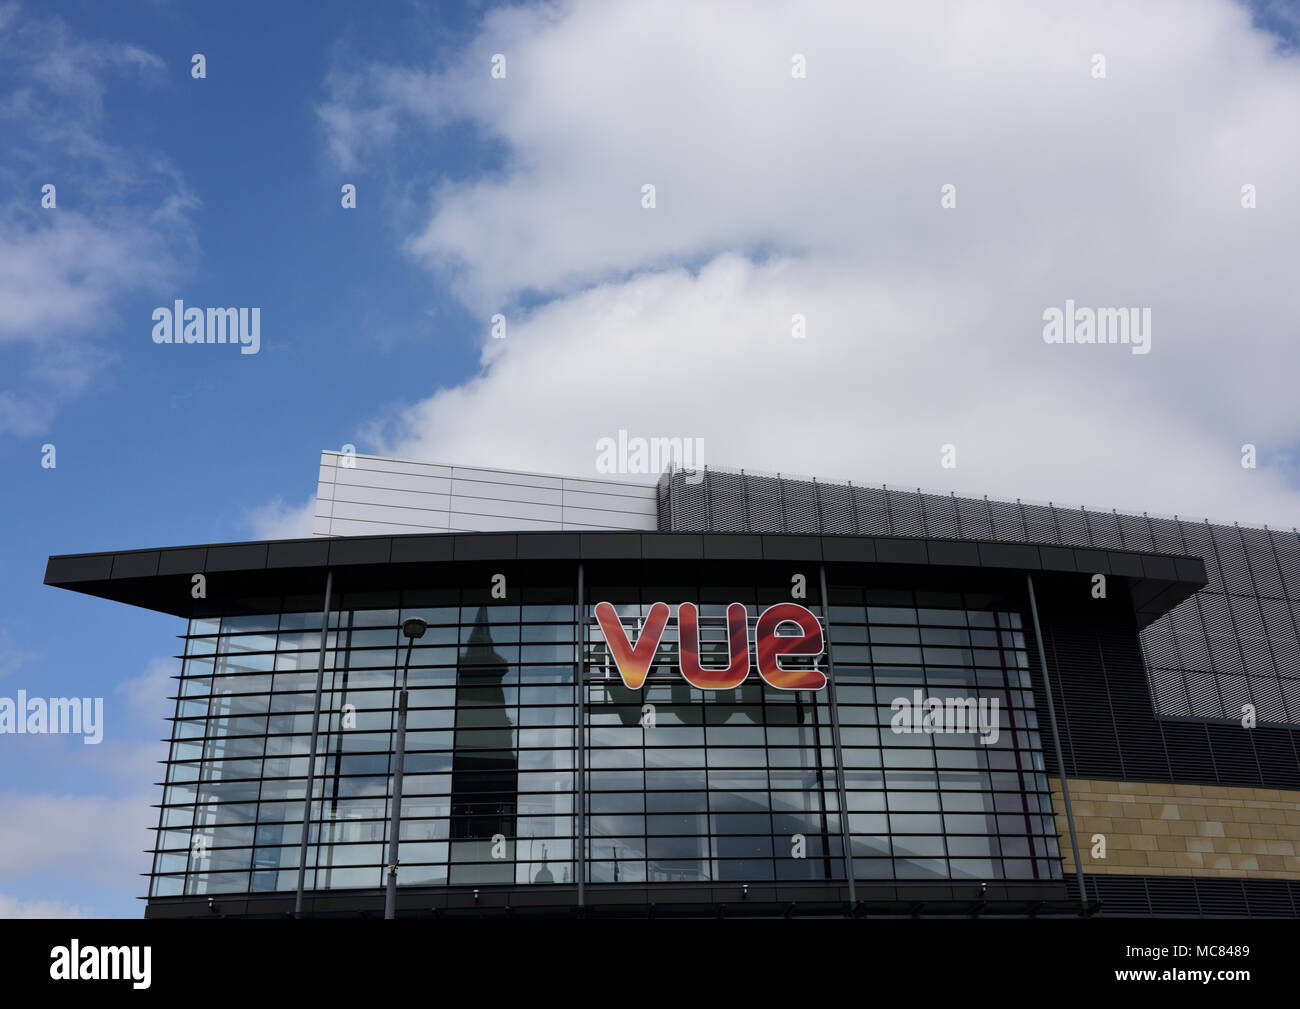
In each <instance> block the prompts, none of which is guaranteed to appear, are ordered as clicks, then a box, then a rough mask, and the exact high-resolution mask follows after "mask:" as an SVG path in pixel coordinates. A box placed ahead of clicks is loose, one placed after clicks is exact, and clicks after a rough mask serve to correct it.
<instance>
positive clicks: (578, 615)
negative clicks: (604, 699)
mask: <svg viewBox="0 0 1300 1009" xmlns="http://www.w3.org/2000/svg"><path fill="white" fill-rule="evenodd" d="M583 575H584V572H583V568H582V561H578V599H577V603H576V605H575V606H574V619H573V642H574V644H573V655H574V662H573V676H574V688H575V693H574V697H575V705H574V720H573V743H574V750H575V755H576V756H577V764H578V769H577V773H576V775H575V779H574V789H573V814H574V817H575V820H574V824H575V826H576V828H577V829H576V830H575V831H574V834H575V837H574V855H575V857H574V860H573V878H574V881H575V882H576V883H577V884H578V907H583V906H585V904H586V901H587V891H586V882H587V837H586V835H587V822H586V815H587V769H586V756H587V747H586V736H587V684H586V678H587V677H586V665H587V656H586V639H587V608H586V605H585V602H586V599H585V595H584V586H583Z"/></svg>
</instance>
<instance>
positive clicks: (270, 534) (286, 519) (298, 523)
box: [243, 494, 316, 540]
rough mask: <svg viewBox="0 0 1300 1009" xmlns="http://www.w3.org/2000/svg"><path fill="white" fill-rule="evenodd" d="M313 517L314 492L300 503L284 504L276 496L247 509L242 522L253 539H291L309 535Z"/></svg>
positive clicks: (314, 515) (314, 512)
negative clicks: (303, 502) (249, 509)
mask: <svg viewBox="0 0 1300 1009" xmlns="http://www.w3.org/2000/svg"><path fill="white" fill-rule="evenodd" d="M315 517H316V495H315V494H313V495H312V496H311V497H309V498H308V499H307V501H306V503H305V504H302V505H289V504H285V502H284V500H283V499H282V498H278V497H277V498H275V499H273V500H271V501H268V502H266V503H265V504H263V505H259V506H258V507H256V508H253V509H252V510H251V511H249V512H248V514H247V515H246V516H245V518H244V523H243V524H244V526H245V528H247V529H248V530H249V531H250V532H251V533H252V536H253V539H257V540H292V539H302V538H304V537H307V536H310V535H311V534H312V525H313V520H314V519H315Z"/></svg>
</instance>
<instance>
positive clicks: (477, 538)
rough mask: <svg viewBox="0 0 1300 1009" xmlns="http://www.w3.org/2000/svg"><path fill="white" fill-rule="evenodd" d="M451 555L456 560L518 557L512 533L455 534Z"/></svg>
mask: <svg viewBox="0 0 1300 1009" xmlns="http://www.w3.org/2000/svg"><path fill="white" fill-rule="evenodd" d="M455 540H456V542H455V546H454V547H453V556H454V557H455V559H456V560H458V561H496V560H514V559H515V558H516V557H518V555H519V554H518V547H517V539H516V537H515V536H513V535H508V534H507V535H500V536H494V535H490V534H482V533H480V534H473V535H468V536H457V537H456V538H455Z"/></svg>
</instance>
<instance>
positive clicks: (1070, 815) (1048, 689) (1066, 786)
mask: <svg viewBox="0 0 1300 1009" xmlns="http://www.w3.org/2000/svg"><path fill="white" fill-rule="evenodd" d="M1025 581H1026V583H1027V584H1028V585H1029V609H1030V612H1031V613H1032V614H1033V616H1034V637H1035V638H1037V639H1038V662H1039V665H1040V666H1041V667H1042V670H1043V692H1044V693H1045V694H1047V717H1048V719H1049V720H1050V721H1051V725H1052V743H1053V745H1055V747H1056V765H1057V768H1058V769H1059V770H1060V772H1061V796H1062V798H1063V799H1064V800H1065V822H1066V823H1067V824H1068V826H1069V830H1070V848H1071V850H1072V851H1073V852H1074V869H1075V872H1076V873H1077V874H1078V876H1079V901H1080V903H1081V904H1082V905H1083V910H1084V911H1085V912H1086V911H1087V910H1088V891H1087V890H1086V889H1084V885H1083V862H1082V861H1080V859H1079V838H1078V836H1077V835H1076V834H1075V832H1074V809H1073V808H1072V807H1071V806H1070V783H1069V782H1068V781H1067V780H1066V773H1065V751H1064V750H1062V749H1061V733H1060V732H1059V731H1058V730H1057V727H1056V701H1055V700H1053V699H1052V675H1051V673H1049V672H1048V671H1047V649H1046V648H1045V647H1044V646H1043V629H1042V627H1041V626H1040V625H1039V623H1038V600H1037V599H1035V598H1034V576H1033V575H1031V574H1026V575H1025Z"/></svg>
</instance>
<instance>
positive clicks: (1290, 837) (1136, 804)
mask: <svg viewBox="0 0 1300 1009" xmlns="http://www.w3.org/2000/svg"><path fill="white" fill-rule="evenodd" d="M1069 781H1070V803H1071V805H1072V807H1073V810H1074V826H1075V833H1076V835H1077V837H1078V839H1079V855H1080V858H1081V859H1082V860H1083V871H1084V872H1086V873H1098V874H1102V873H1114V874H1120V875H1140V876H1219V877H1238V878H1241V877H1246V878H1251V879H1300V792H1290V791H1280V790H1278V789H1275V788H1274V789H1269V788H1226V787H1222V786H1218V785H1172V784H1166V783H1162V782H1149V781H1092V780H1088V779H1075V778H1071V779H1069ZM1051 789H1052V808H1053V809H1054V810H1055V811H1056V829H1057V833H1059V834H1060V845H1061V856H1062V859H1063V862H1064V867H1065V872H1066V874H1067V875H1068V874H1070V873H1072V872H1074V853H1073V852H1072V851H1071V850H1070V834H1069V828H1068V825H1067V823H1066V819H1065V805H1064V802H1063V801H1062V798H1061V783H1060V780H1059V779H1057V778H1052V779H1051ZM1094 834H1104V835H1105V837H1106V857H1105V858H1104V859H1096V858H1093V857H1092V854H1091V849H1092V847H1093V844H1092V837H1093V835H1094Z"/></svg>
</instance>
